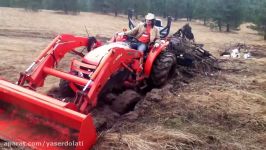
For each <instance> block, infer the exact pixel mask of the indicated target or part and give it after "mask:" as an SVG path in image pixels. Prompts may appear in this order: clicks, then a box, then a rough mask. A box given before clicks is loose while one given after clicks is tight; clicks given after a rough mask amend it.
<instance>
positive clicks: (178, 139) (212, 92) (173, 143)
mask: <svg viewBox="0 0 266 150" xmlns="http://www.w3.org/2000/svg"><path fill="white" fill-rule="evenodd" d="M127 23H128V22H127V19H126V17H124V16H122V17H113V16H109V15H101V14H94V13H81V15H79V16H71V15H61V14H56V13H53V12H51V11H41V12H39V13H28V12H25V11H23V10H21V9H10V8H0V54H1V55H0V76H1V77H4V78H6V79H9V80H11V81H13V82H15V81H16V80H17V77H18V74H19V72H20V71H23V70H24V69H25V68H26V67H27V66H28V65H29V64H30V63H31V62H32V61H33V59H34V58H35V57H36V56H37V55H38V54H39V53H40V51H41V50H42V49H43V48H44V47H45V46H46V45H47V44H48V43H49V42H50V41H51V39H52V37H53V36H55V35H56V34H59V33H70V34H76V35H85V36H86V32H85V29H84V26H86V27H87V28H88V31H89V33H91V35H96V34H100V35H101V36H104V37H111V36H112V35H113V34H114V33H115V32H118V31H121V30H122V28H124V27H127ZM183 24H185V22H184V21H178V22H174V23H173V26H172V31H176V30H177V29H179V28H180V27H181V26H182V25H183ZM191 25H192V28H193V32H194V33H195V37H196V40H197V41H198V42H199V43H204V44H205V45H206V48H207V49H209V50H210V51H211V52H212V53H214V54H215V55H216V56H218V54H219V50H221V49H223V48H224V47H225V46H228V45H230V44H234V43H239V42H240V43H246V44H248V45H255V46H254V53H256V54H259V55H260V56H262V57H256V58H254V59H251V60H228V61H226V62H224V63H223V64H222V65H223V67H224V68H225V69H226V70H225V71H223V72H219V73H218V74H217V75H216V76H214V77H208V78H205V77H197V78H195V79H185V80H189V81H190V83H189V84H186V83H180V81H179V80H177V79H176V80H173V81H172V83H170V84H169V85H167V86H166V87H165V88H164V89H161V90H155V91H153V92H154V93H159V94H160V95H161V96H162V97H163V100H162V101H160V102H159V103H155V102H152V101H149V100H148V97H147V98H146V100H145V101H143V102H142V106H141V107H143V109H142V110H145V111H143V112H142V113H141V114H142V115H141V117H140V118H139V119H138V120H136V121H135V122H129V121H120V122H118V124H117V125H115V127H114V128H113V129H111V130H109V131H107V132H104V133H102V135H101V136H100V137H99V141H98V144H97V145H96V146H95V149H144V150H146V149H147V150H148V149H264V148H265V147H266V145H265V143H266V141H265V139H266V134H265V132H266V94H265V89H266V69H265V66H266V58H265V56H266V43H265V42H264V41H262V37H260V36H257V35H256V32H254V31H252V30H250V29H247V28H246V26H247V25H248V24H243V25H242V26H241V27H240V31H236V32H234V33H219V32H212V31H210V29H209V28H207V27H205V26H203V25H201V24H200V23H199V22H192V23H191ZM255 49H256V50H255ZM64 65H68V64H67V63H66V64H64ZM53 86H57V82H56V80H55V79H49V80H48V83H47V84H46V89H49V88H51V87H53ZM178 87H182V88H178ZM144 106H145V108H144Z"/></svg>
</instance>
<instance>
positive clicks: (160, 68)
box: [150, 51, 176, 87]
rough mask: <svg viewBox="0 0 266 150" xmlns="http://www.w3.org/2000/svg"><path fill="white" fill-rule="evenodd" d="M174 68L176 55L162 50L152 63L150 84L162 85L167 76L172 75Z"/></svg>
mask: <svg viewBox="0 0 266 150" xmlns="http://www.w3.org/2000/svg"><path fill="white" fill-rule="evenodd" d="M175 68H176V56H175V54H174V53H173V52H170V51H164V52H161V54H160V55H159V56H158V57H157V58H156V60H155V61H154V63H153V67H152V71H151V76H150V84H151V85H152V86H154V87H161V86H163V85H164V84H165V83H166V81H167V80H168V79H169V77H171V76H173V74H174V72H175Z"/></svg>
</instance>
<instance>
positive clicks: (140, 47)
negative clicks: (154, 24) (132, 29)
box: [130, 42, 147, 53]
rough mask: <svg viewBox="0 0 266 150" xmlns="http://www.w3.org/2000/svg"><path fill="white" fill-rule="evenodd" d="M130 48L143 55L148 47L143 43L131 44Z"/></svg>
mask: <svg viewBox="0 0 266 150" xmlns="http://www.w3.org/2000/svg"><path fill="white" fill-rule="evenodd" d="M130 46H131V48H133V49H136V50H139V51H141V52H143V53H144V52H145V51H146V50H147V45H146V44H144V43H141V42H137V43H131V44H130Z"/></svg>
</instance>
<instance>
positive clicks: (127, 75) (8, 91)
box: [0, 23, 176, 150]
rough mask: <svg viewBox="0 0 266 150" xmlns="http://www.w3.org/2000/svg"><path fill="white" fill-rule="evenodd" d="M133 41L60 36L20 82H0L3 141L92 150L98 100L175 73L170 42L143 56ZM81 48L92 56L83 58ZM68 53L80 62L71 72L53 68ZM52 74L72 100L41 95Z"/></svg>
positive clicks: (0, 134) (73, 63)
mask: <svg viewBox="0 0 266 150" xmlns="http://www.w3.org/2000/svg"><path fill="white" fill-rule="evenodd" d="M167 29H168V30H170V23H168V28H167ZM164 33H165V34H168V33H169V31H168V32H165V31H164ZM165 36H167V35H165ZM132 40H134V38H132V37H127V36H118V35H115V36H114V37H113V38H112V39H111V40H110V41H109V42H108V43H107V44H102V43H101V42H99V41H97V40H96V39H95V38H87V37H77V36H72V35H67V34H63V35H59V36H57V37H56V38H55V39H54V40H53V41H52V42H51V44H50V45H49V46H48V47H47V48H45V49H44V50H43V51H42V53H41V54H40V55H39V57H38V58H37V59H36V60H35V61H34V62H33V63H32V64H31V65H30V66H29V67H28V69H26V71H25V72H22V73H21V74H20V78H19V80H18V82H17V83H16V84H12V83H10V82H8V81H6V80H4V79H0V100H1V102H0V139H4V140H7V141H13V142H24V145H22V146H25V147H31V148H35V149H73V148H74V149H80V150H87V149H89V148H91V147H92V146H93V145H94V144H95V142H96V139H97V133H96V128H95V125H94V121H93V118H92V117H91V115H90V112H91V110H93V109H94V108H95V107H96V106H97V102H98V100H99V97H101V96H102V95H104V94H105V93H108V92H111V91H112V90H113V89H114V88H116V87H120V88H121V87H122V89H127V88H132V87H143V86H145V85H149V86H153V87H154V86H157V87H158V86H161V85H163V84H164V83H165V82H166V81H167V79H168V77H169V74H171V71H173V70H174V67H175V63H176V57H175V55H174V54H173V53H171V52H169V51H167V46H168V44H169V42H168V41H165V40H163V39H161V41H162V42H161V44H160V46H159V47H157V48H155V47H153V45H152V44H151V45H149V50H148V51H147V53H142V52H140V51H137V50H134V49H131V48H130V46H129V44H128V43H129V42H131V41H132ZM79 47H86V48H87V49H88V51H89V52H88V53H87V54H85V55H84V54H83V53H82V52H79V51H78V50H76V49H77V48H79ZM69 52H71V53H75V54H76V55H78V56H80V58H81V59H79V60H77V59H73V60H72V61H71V64H70V70H69V71H60V70H57V69H55V68H56V66H57V64H58V63H59V62H60V60H61V59H62V58H63V57H64V56H65V54H66V53H69ZM49 75H50V76H54V77H58V78H60V79H61V82H60V89H61V90H62V91H72V93H73V94H74V95H75V96H74V98H73V99H72V100H70V101H67V102H66V101H64V99H56V98H53V97H50V96H47V95H43V94H40V93H38V92H37V88H39V87H42V86H43V85H44V81H45V79H46V77H47V76H49ZM33 142H35V144H33ZM55 142H57V143H55ZM60 142H61V143H60ZM20 146H21V145H20ZM60 146H61V147H60Z"/></svg>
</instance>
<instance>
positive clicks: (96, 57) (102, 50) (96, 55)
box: [82, 42, 130, 66]
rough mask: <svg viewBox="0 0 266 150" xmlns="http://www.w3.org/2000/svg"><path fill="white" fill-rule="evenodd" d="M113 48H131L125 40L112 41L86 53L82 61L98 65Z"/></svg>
mask: <svg viewBox="0 0 266 150" xmlns="http://www.w3.org/2000/svg"><path fill="white" fill-rule="evenodd" d="M113 48H123V49H129V48H130V47H129V45H128V44H127V43H124V42H116V43H110V44H107V45H103V46H100V47H98V48H96V49H94V50H92V51H90V52H89V53H88V54H86V55H85V57H84V58H83V60H82V61H83V62H84V63H88V64H91V65H95V66H98V65H99V63H100V61H101V60H102V58H103V57H104V56H105V55H106V54H108V53H109V51H110V50H111V49H113Z"/></svg>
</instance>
